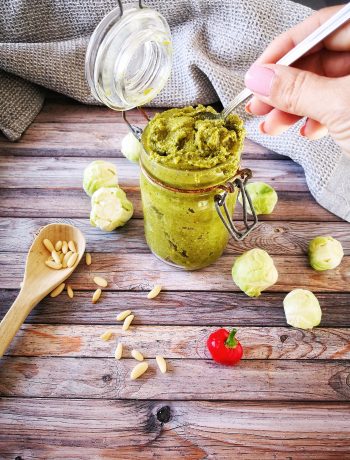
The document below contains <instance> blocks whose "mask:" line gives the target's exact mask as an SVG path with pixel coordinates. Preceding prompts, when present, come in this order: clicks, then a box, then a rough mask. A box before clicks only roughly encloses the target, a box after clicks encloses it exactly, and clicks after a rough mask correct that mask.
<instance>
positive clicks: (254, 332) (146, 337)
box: [7, 321, 350, 360]
mask: <svg viewBox="0 0 350 460" xmlns="http://www.w3.org/2000/svg"><path fill="white" fill-rule="evenodd" d="M223 326H225V325H223ZM226 327H227V328H228V329H230V328H231V327H232V324H231V325H230V324H227V325H226ZM216 329H217V327H200V326H139V325H138V326H131V328H130V329H129V330H128V331H122V329H121V323H120V322H119V323H117V322H116V321H114V322H113V323H111V324H108V325H103V326H101V325H98V326H80V325H77V326H71V325H69V326H56V325H54V326H48V325H44V324H40V325H25V326H23V327H22V329H21V331H20V333H19V334H18V335H17V337H16V339H15V340H14V341H13V343H12V346H11V348H10V349H9V350H8V352H7V355H9V356H47V357H50V356H71V357H89V356H94V357H95V358H97V357H99V358H110V357H112V356H113V355H114V351H115V348H116V343H119V342H121V343H122V344H123V357H124V358H131V354H130V352H131V350H133V349H137V350H139V351H141V353H142V354H143V356H144V357H145V358H155V357H156V356H157V355H162V356H164V357H165V358H167V359H168V358H178V359H186V358H188V359H194V358H195V359H210V358H211V357H210V354H209V352H208V350H207V346H206V342H207V339H208V337H209V335H210V334H211V333H212V332H214V331H215V330H216ZM106 330H110V331H113V337H112V339H111V340H110V341H109V342H104V341H103V340H101V339H100V335H101V334H102V333H104V332H105V331H106ZM155 337H156V340H155ZM237 338H238V339H239V340H240V341H241V343H242V344H243V346H244V356H243V359H245V360H246V359H330V360H331V359H336V360H345V359H349V358H350V329H349V328H343V329H323V328H315V329H313V330H312V331H303V330H300V329H292V328H290V327H278V328H276V327H275V328H273V327H270V328H265V327H255V328H254V327H240V328H239V330H238V333H237Z"/></svg>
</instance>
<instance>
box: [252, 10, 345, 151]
mask: <svg viewBox="0 0 350 460" xmlns="http://www.w3.org/2000/svg"><path fill="white" fill-rule="evenodd" d="M340 8H341V6H336V7H331V8H324V9H322V10H320V11H318V12H317V13H315V14H313V15H312V16H310V17H309V18H308V19H306V20H305V21H304V22H302V23H300V24H298V25H297V26H295V27H294V28H292V29H290V30H288V31H287V32H285V33H283V34H282V35H280V36H279V37H277V38H276V39H275V40H274V41H273V42H272V43H271V44H270V45H269V46H268V47H267V49H266V50H265V51H264V53H263V54H262V55H261V56H260V57H259V59H258V60H257V61H256V62H255V63H254V64H253V65H252V67H251V68H250V69H249V70H248V72H247V74H246V76H245V84H246V86H247V88H249V89H250V90H251V91H253V92H254V97H253V98H252V99H251V101H249V102H248V104H247V106H246V111H247V112H248V113H250V114H252V115H266V117H265V119H264V121H262V122H261V123H260V125H259V128H260V131H261V133H263V134H269V135H278V134H280V133H282V132H284V131H286V130H287V129H288V128H289V127H290V126H291V125H293V124H294V123H296V122H297V121H298V120H300V119H301V118H302V117H307V119H306V122H305V124H304V125H303V126H302V127H301V129H300V134H301V135H302V136H304V137H307V138H309V139H312V140H313V139H319V138H321V137H322V136H324V135H326V134H327V133H328V132H329V134H330V135H331V136H332V137H333V139H334V140H335V141H336V142H337V143H338V145H339V146H340V147H341V149H342V150H343V151H344V152H347V153H349V154H350V24H349V23H347V24H345V25H344V26H342V27H341V28H340V29H338V30H337V31H335V32H334V33H333V34H331V35H330V36H329V37H327V38H326V39H325V40H324V41H323V42H322V43H320V44H318V45H317V46H315V47H314V48H313V49H312V50H311V51H310V52H309V53H307V55H305V56H304V57H302V58H301V59H299V60H298V61H297V62H296V63H295V64H293V67H286V66H281V65H276V64H271V63H274V62H276V61H278V60H279V59H280V58H281V57H282V56H284V55H285V54H286V53H287V52H288V51H289V50H291V49H292V48H294V46H295V45H297V44H298V43H300V42H301V41H302V40H303V39H304V38H305V37H306V36H308V35H309V34H310V33H311V32H312V31H314V30H315V29H316V28H317V27H319V26H320V25H321V24H322V23H324V22H325V21H326V20H327V19H328V18H329V17H330V16H332V15H333V14H335V13H336V12H337V11H338V10H339V9H340Z"/></svg>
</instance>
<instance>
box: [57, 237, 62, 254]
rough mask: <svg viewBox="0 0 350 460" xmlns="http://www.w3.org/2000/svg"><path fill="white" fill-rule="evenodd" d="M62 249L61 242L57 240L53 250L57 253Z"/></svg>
mask: <svg viewBox="0 0 350 460" xmlns="http://www.w3.org/2000/svg"><path fill="white" fill-rule="evenodd" d="M61 249H62V241H61V240H59V241H57V243H56V244H55V250H56V251H57V252H58V251H60V250H61Z"/></svg>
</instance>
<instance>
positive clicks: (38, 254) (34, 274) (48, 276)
mask: <svg viewBox="0 0 350 460" xmlns="http://www.w3.org/2000/svg"><path fill="white" fill-rule="evenodd" d="M45 238H47V239H49V240H50V241H51V242H52V243H53V244H55V242H57V241H74V243H75V245H76V249H77V252H78V259H77V261H76V263H75V264H74V265H73V267H71V268H62V269H60V270H55V269H52V268H49V267H48V266H47V265H45V261H46V260H47V259H48V257H49V252H48V250H47V249H46V247H45V246H44V244H43V240H44V239H45ZM84 252H85V237H84V235H83V234H82V233H81V231H80V230H78V229H77V228H76V227H73V226H72V225H68V224H50V225H46V227H43V228H42V229H41V230H40V232H39V234H38V235H37V237H36V238H35V240H34V241H33V244H32V245H31V247H30V249H29V252H28V256H27V261H26V267H25V271H24V277H23V283H22V288H21V290H20V292H19V294H18V297H17V299H16V300H15V301H14V303H13V304H12V306H11V308H10V309H9V311H8V312H7V313H6V315H5V317H4V318H3V320H2V321H1V323H0V357H2V356H3V355H4V353H5V351H6V350H7V348H8V346H9V345H10V343H11V341H12V339H13V337H14V336H15V334H16V333H17V331H18V329H19V328H20V327H21V325H22V324H23V323H24V321H25V319H26V318H27V316H28V315H29V313H30V312H31V311H32V309H33V308H34V307H35V305H36V304H37V303H39V302H40V300H42V299H43V298H44V297H46V296H47V294H49V293H50V292H51V291H53V289H55V288H56V287H57V286H59V285H60V284H61V283H62V282H63V281H64V280H66V279H67V278H68V277H69V276H70V275H71V274H72V273H73V272H74V270H75V268H76V267H77V266H78V263H79V262H80V260H81V258H82V256H83V254H84Z"/></svg>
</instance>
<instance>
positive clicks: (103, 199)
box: [90, 187, 134, 232]
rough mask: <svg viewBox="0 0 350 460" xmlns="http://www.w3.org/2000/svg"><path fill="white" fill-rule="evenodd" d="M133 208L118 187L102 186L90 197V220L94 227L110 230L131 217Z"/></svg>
mask: <svg viewBox="0 0 350 460" xmlns="http://www.w3.org/2000/svg"><path fill="white" fill-rule="evenodd" d="M133 211H134V208H133V205H132V203H131V201H129V200H128V199H127V197H126V195H125V192H124V191H123V190H122V189H121V188H119V187H102V188H100V189H98V190H97V191H96V192H95V193H94V194H93V195H92V198H91V213H90V222H91V225H93V226H94V227H100V229H101V230H105V231H106V232H111V231H112V230H114V229H115V228H117V227H121V226H122V225H124V224H126V222H127V221H128V220H129V219H130V218H131V216H132V214H133Z"/></svg>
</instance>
